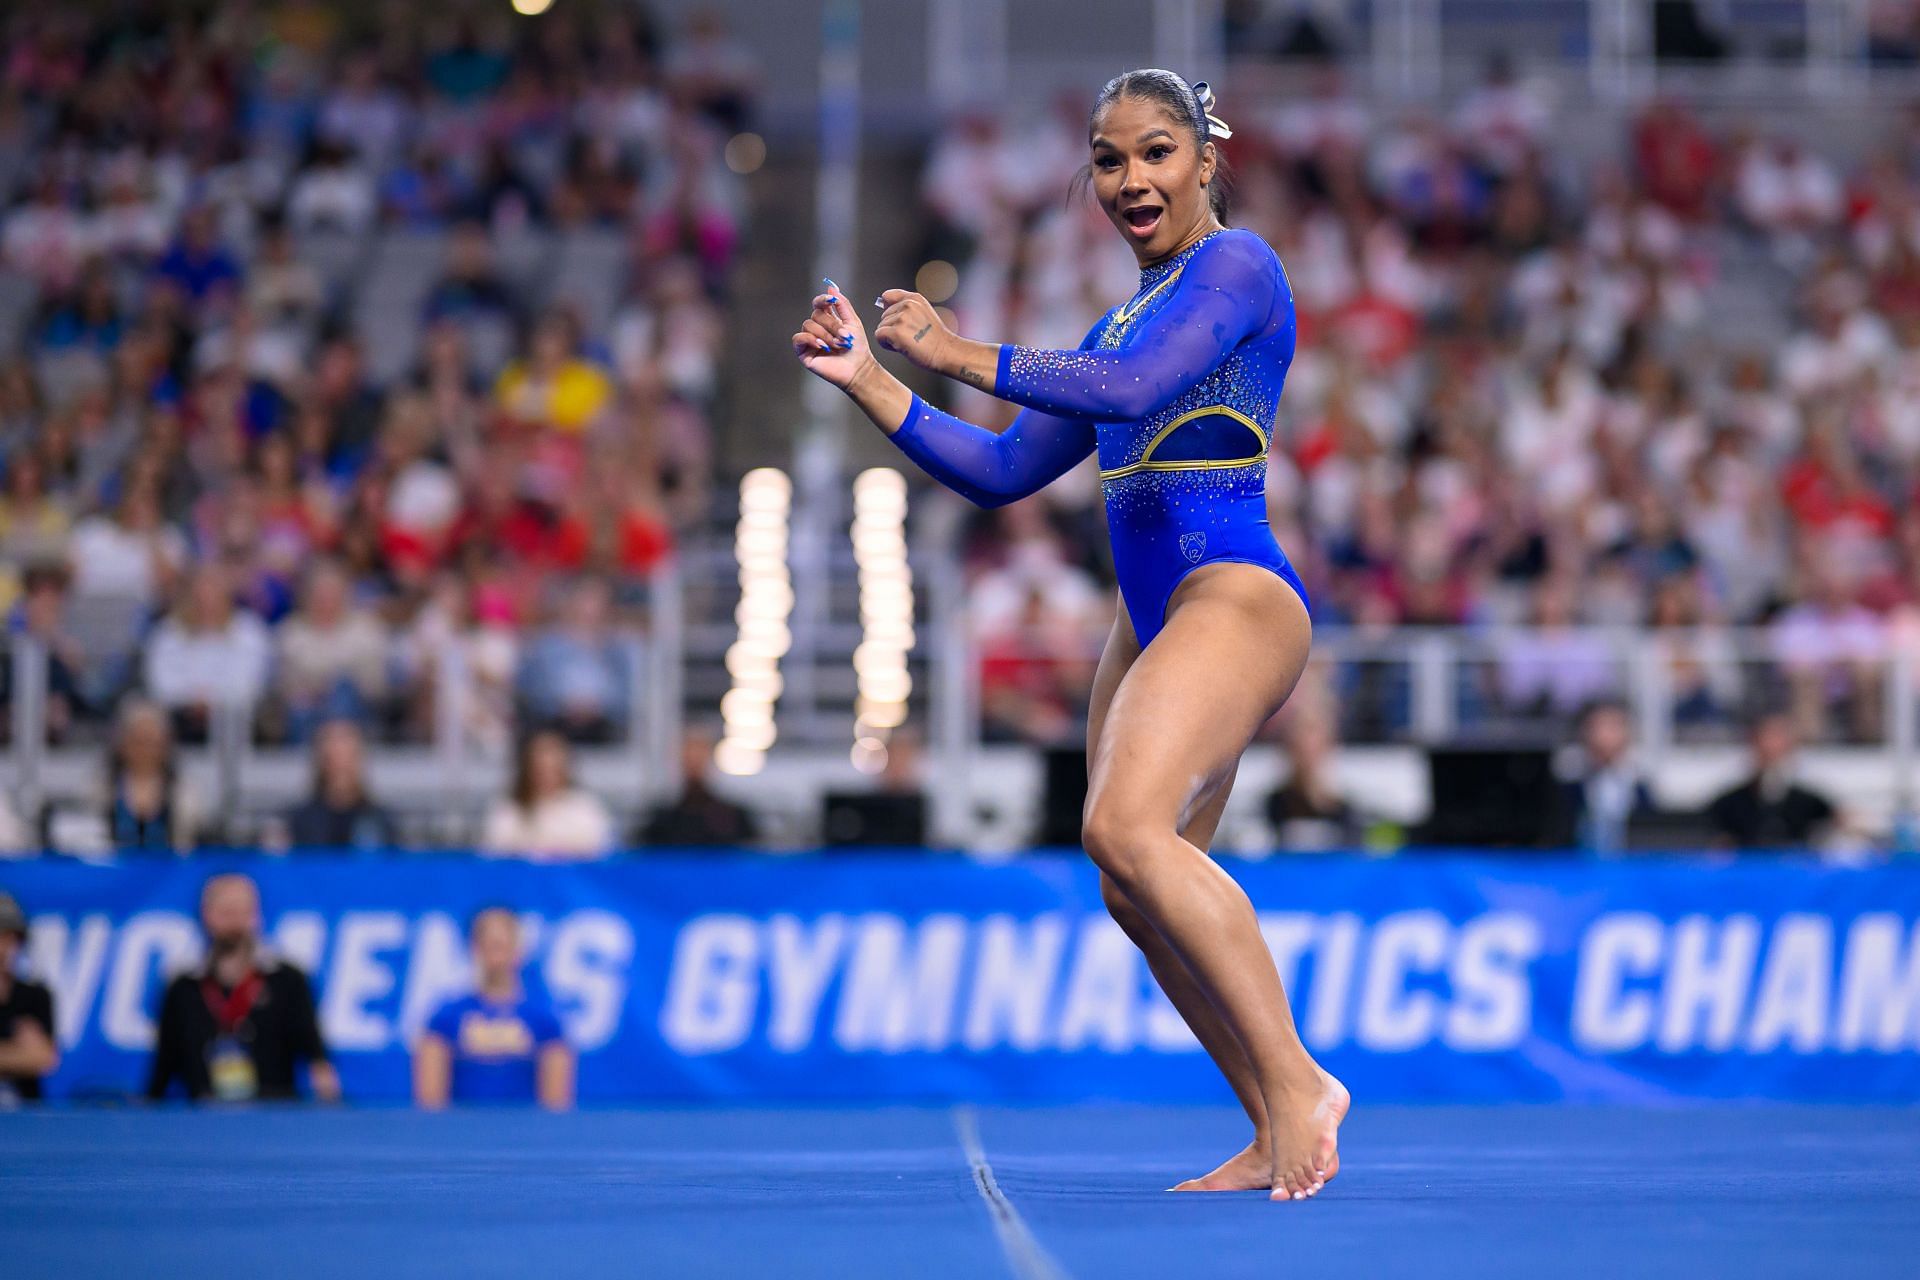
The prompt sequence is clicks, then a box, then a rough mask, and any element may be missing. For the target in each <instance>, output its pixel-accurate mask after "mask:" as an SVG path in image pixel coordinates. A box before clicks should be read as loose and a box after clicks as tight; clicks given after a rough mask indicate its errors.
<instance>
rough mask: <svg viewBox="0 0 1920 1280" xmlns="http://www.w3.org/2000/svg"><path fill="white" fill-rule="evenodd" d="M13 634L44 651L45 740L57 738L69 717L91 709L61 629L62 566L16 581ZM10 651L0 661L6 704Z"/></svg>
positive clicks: (79, 665)
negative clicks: (18, 584)
mask: <svg viewBox="0 0 1920 1280" xmlns="http://www.w3.org/2000/svg"><path fill="white" fill-rule="evenodd" d="M7 630H8V632H9V633H10V634H11V635H15V636H21V635H26V636H32V637H33V638H34V639H35V640H38V641H39V642H40V644H41V646H42V647H43V648H44V649H45V650H46V652H47V703H46V717H47V736H48V737H49V738H51V739H52V740H53V741H55V742H59V741H61V740H63V739H64V738H65V737H66V736H67V733H68V731H69V730H70V729H71V728H72V725H73V722H74V719H75V718H76V717H79V716H84V715H87V714H88V713H89V712H90V710H91V708H90V706H89V700H88V698H87V696H86V692H85V690H84V688H83V686H82V675H81V673H82V672H83V671H85V670H86V665H87V663H86V656H85V654H84V653H82V652H81V649H80V646H79V644H78V642H76V641H75V640H74V638H73V636H72V635H71V634H70V633H69V632H68V630H67V571H66V567H65V566H64V565H35V566H32V567H29V568H28V569H27V571H26V572H25V574H24V575H23V576H22V579H21V591H20V599H19V602H18V603H16V604H15V605H14V607H13V612H12V613H11V614H10V615H9V617H8V619H7ZM14 675H15V673H14V670H13V647H12V645H11V644H9V645H8V647H7V652H6V654H5V655H4V656H3V657H0V693H4V695H5V699H6V700H7V701H9V702H11V701H12V698H13V688H14V683H15V680H14Z"/></svg>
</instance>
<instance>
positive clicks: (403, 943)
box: [0, 854, 1920, 1102]
mask: <svg viewBox="0 0 1920 1280" xmlns="http://www.w3.org/2000/svg"><path fill="white" fill-rule="evenodd" d="M1225 865H1226V866H1227V867H1228V869H1229V871H1230V872H1231V873H1232V874H1233V875H1234V876H1235V878H1236V879H1238V880H1239V881H1240V883H1241V884H1242V885H1244V886H1245V887H1246V889H1247V892H1248V893H1249V894H1250V895H1251V896H1252V898H1253V901H1254V904H1255V905H1256V907H1257V908H1258V909H1259V911H1260V913H1261V924H1262V928H1263V930H1264V932H1265V935H1266V940H1267V942H1268V944H1269V946H1270V947H1271V948H1272V950H1273V953H1274V955H1275V958H1276V960H1277V961H1278V963H1279V965H1280V970H1281V975H1282V977H1283V978H1284V979H1285V981H1286V983H1287V988H1288V990H1289V991H1290V992H1291V993H1292V995H1293V1000H1294V1010H1295V1016H1296V1018H1297V1020H1298V1022H1299V1025H1300V1029H1301V1033H1302V1035H1303V1036H1304V1037H1305V1039H1306V1041H1307V1044H1308V1046H1309V1047H1310V1048H1311V1049H1312V1050H1313V1052H1314V1053H1315V1055H1316V1056H1318V1057H1319V1058H1320V1060H1321V1062H1322V1063H1323V1064H1324V1065H1325V1066H1326V1067H1327V1068H1328V1069H1329V1070H1331V1071H1333V1072H1335V1073H1336V1074H1338V1075H1340V1076H1341V1077H1342V1078H1343V1079H1345V1080H1346V1081H1347V1083H1348V1084H1349V1085H1350V1086H1351V1087H1352V1088H1353V1091H1354V1093H1355V1095H1356V1096H1357V1097H1359V1098H1361V1099H1363V1100H1374V1101H1383V1100H1389V1099H1394V1100H1433V1099H1448V1100H1485V1101H1512V1100H1551V1099H1576V1100H1591V1101H1602V1100H1604V1101H1613V1102H1647V1101H1655V1100H1660V1099H1676V1098H1692V1097H1713V1098H1736V1097H1765V1098H1780V1099H1824V1100H1843V1099H1852V1100H1861V1101H1867V1100H1872V1101H1878V1102H1890V1101H1916V1100H1920V868H1916V867H1914V866H1911V865H1895V866H1891V867H1882V868H1870V869H1835V868H1827V867H1822V866H1818V865H1815V864H1812V863H1805V862H1799V861H1785V860H1781V861H1776V860H1771V859H1758V858H1755V859H1748V860H1727V861H1718V862H1708V861H1702V860H1695V861H1676V862H1645V863H1633V862H1609V863H1599V862H1573V861H1559V860H1537V859H1512V860H1495V859H1474V858H1427V857H1402V858H1398V859H1394V860H1391V861H1375V860H1367V859H1347V858H1317V857H1316V858H1281V859H1275V860H1273V861H1269V862H1261V863H1234V862H1228V863H1226V864H1225ZM224 870H244V871H245V872H247V873H248V874H250V875H252V876H254V877H255V878H256V879H257V880H258V881H259V883H260V886H261V890H262V894H263V900H264V905H265V909H266V916H267V928H268V932H269V934H270V935H271V936H272V939H273V942H274V944H275V945H276V946H277V947H278V948H279V950H280V951H281V952H282V954H284V955H286V956H287V957H289V958H291V959H292V960H293V961H294V962H295V963H297V964H299V965H301V966H302V967H303V968H305V969H306V970H307V971H308V972H309V973H310V974H311V975H312V976H313V978H314V982H315V986H316V989H317V992H318V996H319V1000H320V1010H321V1019H322V1026H323V1028H324V1031H325V1034H326V1037H327V1040H328V1042H329V1044H330V1046H331V1049H332V1051H333V1054H334V1056H335V1059H336V1061H337V1062H338V1064H339V1067H340V1073H341V1076H342V1079H343V1081H344V1084H345V1087H346V1090H347V1092H348V1094H349V1095H350V1096H352V1097H359V1098H362V1099H374V1098H401V1097H405V1096H406V1093H407V1089H408V1060H407V1053H408V1046H409V1044H410V1043H411V1040H412V1038H413V1036H414V1035H415V1034H416V1033H417V1031H418V1029H419V1027H420V1026H421V1024H422V1023H423V1022H424V1021H425V1019H426V1018H427V1017H428V1016H430V1014H431V1013H432V1011H433V1010H434V1009H435V1008H436V1007H437V1006H438V1005H439V1004H440V1003H441V1002H442V1001H444V1000H446V999H448V998H450V997H451V996H453V995H455V994H457V993H459V992H460V991H461V990H462V989H463V984H464V983H465V981H466V956H465V952H466V948H465V941H464V937H463V933H464V926H465V921H466V920H467V918H468V917H469V916H470V915H471V914H472V913H473V912H474V911H476V910H478V909H479V908H481V907H484V906H491V905H507V906H511V907H512V908H513V909H515V910H516V911H518V912H520V913H521V914H522V916H523V919H524V920H525V921H526V923H527V925H528V931H529V937H530V940H531V958H530V961H529V967H528V975H529V981H530V982H534V983H537V984H538V985H540V986H542V987H544V988H545V990H546V991H547V992H548V994H549V995H550V996H551V997H552V999H553V1000H554V1001H555V1003H556V1004H557V1006H558V1008H559V1010H560V1012H561V1014H562V1017H563V1020H564V1023H565V1026H566V1029H567V1032H568V1035H569V1037H570V1038H571V1039H572V1041H573V1042H574V1044H575V1045H576V1046H577V1047H578V1048H579V1050H580V1054H581V1059H580V1061H581V1067H580V1091H581V1096H582V1099H583V1100H585V1101H587V1102H594V1101H601V1102H611V1101H619V1100H627V1099H680V1100H698V1099H732V1100H756V1099H780V1100H794V1099H821V1100H826V1099H842V1100H874V1099H903V1100H904V1099H932V1098H966V1099H978V1100H992V1101H1074V1100H1089V1099H1107V1100H1115V1099H1122V1100H1142V1101H1179V1100H1193V1101H1202V1100H1204V1101H1225V1100H1227V1099H1228V1098H1229V1094H1228V1093H1227V1091H1226V1089H1225V1086H1224V1085H1223V1084H1222V1083H1221V1082H1220V1080H1219V1079H1218V1077H1217V1076H1216V1075H1215V1073H1214V1072H1213V1070H1212V1069H1211V1067H1210V1066H1209V1065H1208V1063H1207V1061H1206V1059H1205V1056H1204V1055H1203V1054H1202V1053H1201V1052H1200V1050H1199V1047H1198V1046H1197V1044H1195V1042H1194V1041H1193V1039H1192V1037H1191V1035H1190V1034H1189V1033H1188V1032H1187V1031H1186V1029H1185V1027H1184V1026H1183V1025H1182V1024H1181V1022H1180V1020H1179V1018H1178V1016H1177V1015H1176V1014H1175V1013H1174V1012H1173V1010H1172V1008H1171V1007H1170V1006H1169V1005H1167V1003H1166V1002H1165V1000H1164V999H1163V998H1162V997H1161V996H1160V995H1159V993H1158V992H1157V991H1156V990H1155V989H1154V987H1153V985H1152V982H1151V979H1150V977H1149V975H1148V974H1147V972H1146V967H1145V964H1144V963H1143V962H1142V961H1141V959H1140V957H1139V955H1138V953H1137V952H1135V951H1134V949H1133V948H1132V946H1131V945H1129V943H1128V942H1127V940H1126V938H1125V936H1124V935H1122V934H1121V933H1120V931H1119V929H1118V928H1117V927H1116V926H1115V925H1113V924H1112V922H1111V921H1110V920H1109V919H1108V918H1107V916H1106V915H1105V913H1104V911H1103V910H1102V908H1101V905H1100V895H1099V887H1098V882H1097V878H1096V876H1095V874H1094V872H1093V870H1092V868H1091V867H1090V866H1088V865H1087V863H1086V862H1085V860H1084V859H1082V858H1080V857H1078V856H1034V857H1029V858H1024V859H1021V860H1019V861H1016V862H1012V863H1009V864H1005V865H993V866H989V865H981V864H976V863H973V862H970V861H966V860H963V859H960V858H956V857H951V856H945V855H931V854H913V855H905V854H903V855H899V856H850V857H833V856H809V857H789V858H760V857H751V856H746V855H675V856H655V855H648V856H644V857H636V858H632V859H627V860H622V861H617V862H611V863H605V864H600V865H593V866H582V867H537V866H529V865H524V864H518V863H509V862H492V861H481V860H469V859H464V858H433V857H414V858H398V857H396V858H393V859H371V860H369V859H332V858H294V859H269V858H258V859H241V860H214V859H196V860H192V861H172V860H169V861H158V860H156V861H151V862H127V863H122V864H119V865H113V866H94V865H86V864H81V863H74V862H64V861H52V860H48V861H35V862H27V863H19V864H13V865H4V866H0V888H5V889H6V890H8V891H10V892H12V893H13V894H14V895H15V896H16V897H18V898H19V900H20V902H21V904H22V906H23V907H25V909H26V910H27V913H28V915H29V917H30V918H31V920H32V936H31V938H30V940H29V946H28V955H29V964H28V967H29V969H30V970H32V971H33V972H34V973H35V975H36V976H37V977H39V978H40V979H41V980H42V981H45V982H47V983H48V984H49V985H50V986H51V987H52V988H53V990H54V993H55V1000H56V1009H57V1019H58V1023H59V1026H58V1029H57V1030H58V1039H59V1042H60V1045H61V1048H62V1051H63V1053H64V1058H65V1060H64V1062H63V1064H62V1066H61V1068H60V1071H59V1073H58V1075H57V1076H56V1077H55V1078H54V1080H53V1081H52V1082H51V1083H50V1086H49V1091H50V1092H51V1093H53V1094H54V1095H56V1096H65V1097H76V1096H89V1095H100V1094H103V1093H104V1094H115V1093H125V1092H130V1091H135V1090H137V1089H138V1088H139V1086H140V1083H141V1082H142V1081H143V1079H144V1072H145V1067H146V1059H147V1054H148V1050H149V1047H150V1045H151V1043H152V1036H153V1027H152V1022H151V1017H152V1012H153V1010H154V1008H155V1006H156V1004H157V1001H158V996H159V990H160V986H161V983H162V981H163V979H164V977H165V975H166V974H167V973H168V972H170V971H173V970H177V969H179V968H181V967H184V966H185V965H187V964H189V963H191V962H192V961H193V960H194V959H195V957H196V955H197V953H198V950H199V946H200V943H199V931H198V927H197V925H196V923H195V918H194V911H195V903H196V900H197V895H198V892H199V888H200V885H201V883H202V882H203V881H204V879H205V878H206V877H207V876H208V875H209V874H211V873H213V872H215V871H224Z"/></svg>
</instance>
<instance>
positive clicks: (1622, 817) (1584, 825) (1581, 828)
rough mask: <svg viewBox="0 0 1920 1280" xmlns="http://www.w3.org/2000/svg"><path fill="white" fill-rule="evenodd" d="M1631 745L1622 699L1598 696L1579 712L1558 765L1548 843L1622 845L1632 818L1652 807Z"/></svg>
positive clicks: (1612, 849)
mask: <svg viewBox="0 0 1920 1280" xmlns="http://www.w3.org/2000/svg"><path fill="white" fill-rule="evenodd" d="M1632 749H1633V722H1632V720H1631V718H1630V717H1629V715H1628V713H1627V706H1626V704H1625V703H1623V702H1619V701H1617V700H1614V699H1607V698H1603V699H1601V700H1599V701H1597V702H1594V703H1591V704H1590V705H1589V706H1588V707H1587V708H1586V710H1584V711H1583V712H1581V714H1580V740H1579V744H1578V746H1577V747H1576V748H1575V752H1574V755H1573V758H1572V759H1570V760H1567V761H1565V762H1563V766H1562V771H1561V776H1560V783H1559V796H1558V800H1559V804H1558V807H1557V812H1556V814H1555V819H1556V826H1557V828H1558V830H1557V831H1556V833H1555V835H1554V836H1553V843H1555V844H1557V845H1560V846H1562V847H1565V848H1572V849H1581V850H1585V851H1586V852H1588V853H1600V854H1616V853H1622V852H1624V851H1625V850H1626V849H1627V847H1628V844H1627V834H1628V828H1629V826H1631V824H1632V823H1633V821H1634V819H1636V818H1642V817H1646V816H1648V815H1650V814H1652V813H1653V812H1654V811H1655V805H1654V800H1653V792H1652V790H1651V789H1650V788H1649V787H1648V786H1647V782H1646V778H1645V777H1644V776H1643V775H1642V774H1641V772H1640V769H1639V767H1638V766H1637V765H1635V764H1634V762H1633V758H1632V754H1631V753H1632Z"/></svg>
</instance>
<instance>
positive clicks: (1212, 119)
mask: <svg viewBox="0 0 1920 1280" xmlns="http://www.w3.org/2000/svg"><path fill="white" fill-rule="evenodd" d="M1193 96H1194V98H1195V99H1197V100H1198V101H1199V103H1200V114H1201V115H1203V116H1205V117H1206V118H1207V136H1208V137H1209V138H1231V137H1232V136H1233V130H1231V129H1229V128H1227V122H1226V121H1225V120H1222V119H1221V118H1220V117H1219V116H1216V115H1215V114H1213V86H1211V85H1209V84H1208V83H1207V82H1206V81H1205V80H1196V81H1194V83H1193Z"/></svg>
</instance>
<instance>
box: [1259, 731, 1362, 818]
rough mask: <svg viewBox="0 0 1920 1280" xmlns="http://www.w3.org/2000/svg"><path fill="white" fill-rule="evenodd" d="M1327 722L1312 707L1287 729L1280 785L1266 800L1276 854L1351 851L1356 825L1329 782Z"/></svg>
mask: <svg viewBox="0 0 1920 1280" xmlns="http://www.w3.org/2000/svg"><path fill="white" fill-rule="evenodd" d="M1334 745H1335V744H1334V735H1333V717H1332V716H1331V715H1329V714H1328V713H1327V710H1326V709H1325V708H1324V707H1321V706H1319V705H1318V704H1316V703H1308V704H1305V705H1303V706H1302V707H1301V708H1300V710H1299V712H1298V713H1297V714H1295V715H1294V716H1292V717H1291V719H1290V720H1289V721H1288V723H1287V737H1286V748H1287V761H1288V763H1289V765H1290V766H1291V770H1292V771H1291V772H1290V773H1289V774H1288V776H1287V780H1286V782H1284V783H1283V784H1281V786H1280V787H1279V788H1278V789H1277V790H1275V791H1274V793H1273V794H1272V795H1271V796H1268V797H1267V820H1268V821H1269V822H1271V823H1272V824H1273V833H1274V839H1275V842H1276V843H1277V844H1278V845H1279V847H1280V848H1282V849H1291V850H1299V851H1303V852H1310V851H1317V850H1326V849H1340V848H1351V847H1353V846H1354V845H1356V844H1358V843H1359V841H1360V820H1359V817H1358V816H1357V815H1356V814H1355V813H1354V811H1353V806H1352V805H1350V804H1348V803H1347V800H1346V797H1344V796H1342V795H1341V794H1340V790H1339V786H1338V784H1337V783H1336V782H1335V781H1334V778H1333V750H1334Z"/></svg>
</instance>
